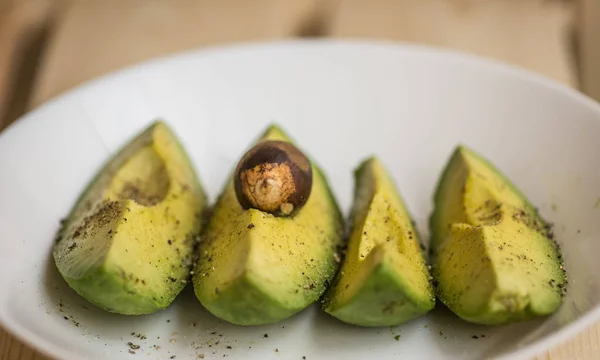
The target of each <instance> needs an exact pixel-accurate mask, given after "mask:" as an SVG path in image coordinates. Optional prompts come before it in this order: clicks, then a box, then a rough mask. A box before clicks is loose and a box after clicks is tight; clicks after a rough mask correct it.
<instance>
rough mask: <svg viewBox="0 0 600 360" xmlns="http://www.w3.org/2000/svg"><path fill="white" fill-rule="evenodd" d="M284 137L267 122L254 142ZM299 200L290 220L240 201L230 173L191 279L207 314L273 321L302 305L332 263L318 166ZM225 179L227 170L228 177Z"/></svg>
mask: <svg viewBox="0 0 600 360" xmlns="http://www.w3.org/2000/svg"><path fill="white" fill-rule="evenodd" d="M263 140H281V141H288V142H291V140H290V138H289V137H288V136H286V134H284V132H283V131H282V130H281V129H280V128H278V127H276V126H270V127H269V128H268V129H267V130H266V132H265V133H264V134H263V135H262V136H261V137H260V139H259V140H258V141H263ZM311 166H312V168H313V181H312V189H311V193H310V196H309V198H308V200H307V202H306V204H305V205H304V206H303V207H302V209H300V210H299V211H298V212H297V213H296V214H295V215H294V216H293V217H276V216H273V215H271V214H268V213H265V212H262V211H260V210H257V209H253V208H250V209H248V210H244V209H243V208H242V206H240V204H239V202H238V199H237V197H236V193H235V189H234V181H233V178H232V177H231V178H230V179H229V180H228V182H227V184H226V186H225V187H224V190H223V191H222V193H221V195H220V197H219V199H218V200H217V203H216V204H215V206H214V208H213V213H212V215H211V217H210V219H209V221H208V224H207V226H206V230H205V232H204V234H203V236H202V241H201V243H200V247H199V260H198V264H197V266H196V268H195V270H194V276H193V284H194V290H195V293H196V296H197V297H198V300H199V301H200V303H201V304H202V305H203V306H204V307H205V308H206V309H208V311H209V312H211V313H212V314H213V315H215V316H217V317H219V318H221V319H223V320H226V321H228V322H230V323H233V324H238V325H259V324H268V323H274V322H277V321H280V320H283V319H285V318H287V317H290V316H292V315H294V314H295V313H297V312H299V311H301V310H302V309H304V308H306V307H307V306H309V305H310V304H312V303H313V302H315V301H316V300H317V299H318V298H319V297H320V296H321V295H322V293H323V292H324V291H325V289H326V287H327V286H328V284H329V283H330V281H331V280H332V278H333V276H334V274H335V271H336V269H337V267H338V264H337V262H336V261H335V256H334V254H335V253H336V249H337V247H338V246H339V245H340V243H341V239H342V236H341V235H342V231H343V226H342V217H341V214H340V211H339V209H338V206H337V204H336V201H335V200H334V198H333V195H332V193H331V192H330V189H329V186H328V183H327V180H326V178H325V176H324V175H323V173H322V172H321V170H320V169H319V168H318V167H317V166H316V165H315V164H314V163H313V162H312V161H311ZM232 176H233V175H232Z"/></svg>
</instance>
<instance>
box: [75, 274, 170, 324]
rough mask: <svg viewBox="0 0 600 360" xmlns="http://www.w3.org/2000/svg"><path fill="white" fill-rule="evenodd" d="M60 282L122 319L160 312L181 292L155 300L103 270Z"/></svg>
mask: <svg viewBox="0 0 600 360" xmlns="http://www.w3.org/2000/svg"><path fill="white" fill-rule="evenodd" d="M64 279H65V281H66V282H67V284H69V286H70V287H71V288H72V289H73V290H75V292H76V293H77V294H79V295H80V296H82V297H84V298H86V299H88V301H90V302H91V303H92V304H94V305H96V306H97V307H99V308H102V309H104V310H106V311H108V312H112V313H119V314H126V315H143V314H150V313H153V312H155V311H157V310H161V309H164V308H166V307H167V306H168V305H169V304H170V303H171V302H172V301H173V300H174V299H175V297H176V296H177V294H178V293H179V291H180V290H181V289H176V290H175V291H173V292H172V293H170V294H168V293H165V294H163V296H160V297H158V298H157V297H155V296H152V295H150V294H145V293H143V292H140V291H138V289H136V288H135V287H132V286H129V282H127V281H125V280H123V278H122V277H120V276H119V274H116V273H114V272H112V271H110V270H107V269H106V268H99V269H97V270H95V271H94V272H93V273H90V274H88V275H87V276H85V277H83V278H79V279H73V278H69V277H65V278H64ZM98 289H102V291H98Z"/></svg>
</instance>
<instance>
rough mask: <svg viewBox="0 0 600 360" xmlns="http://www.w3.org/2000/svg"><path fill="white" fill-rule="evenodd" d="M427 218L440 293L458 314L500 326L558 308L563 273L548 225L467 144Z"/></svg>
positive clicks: (455, 158) (451, 162)
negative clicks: (429, 216) (430, 214)
mask: <svg viewBox="0 0 600 360" xmlns="http://www.w3.org/2000/svg"><path fill="white" fill-rule="evenodd" d="M434 201H435V209H434V212H433V214H432V216H431V218H430V228H431V233H432V238H431V251H432V259H433V265H434V266H433V276H434V278H435V280H436V282H437V295H438V298H439V299H440V300H441V301H442V302H443V303H444V304H445V305H446V306H447V307H448V308H449V309H450V310H451V311H453V312H454V313H455V314H457V315H458V316H459V317H461V318H463V319H465V320H467V321H470V322H473V323H479V324H487V325H500V324H506V323H511V322H517V321H525V320H529V319H532V318H534V317H538V316H544V315H549V314H552V313H553V312H555V311H556V310H557V309H558V308H559V307H560V305H561V303H562V295H563V292H564V290H565V286H566V275H565V272H564V269H563V266H562V261H561V256H560V251H559V249H558V247H557V246H556V244H555V242H554V241H553V240H552V239H551V237H552V235H551V233H550V228H549V226H548V225H547V224H546V223H545V222H544V220H543V219H542V218H541V217H540V216H539V214H538V213H537V210H536V209H535V208H534V207H533V206H532V205H531V204H530V203H529V201H528V200H527V199H526V198H525V196H524V195H523V194H522V193H521V192H520V191H519V190H518V189H517V188H516V187H515V185H514V184H512V183H511V182H510V181H509V180H508V179H507V178H506V177H505V176H504V175H502V174H501V173H500V172H499V171H498V169H496V168H495V167H494V166H493V165H491V164H490V163H489V162H488V161H487V160H486V159H484V158H483V157H481V156H480V155H478V154H477V153H475V152H474V151H473V150H471V149H468V148H467V147H465V146H459V147H457V148H456V150H455V151H454V153H453V154H452V156H451V158H450V160H449V162H448V164H447V165H446V168H445V170H444V172H443V175H442V177H441V178H440V181H439V184H438V188H437V190H436V194H435V199H434Z"/></svg>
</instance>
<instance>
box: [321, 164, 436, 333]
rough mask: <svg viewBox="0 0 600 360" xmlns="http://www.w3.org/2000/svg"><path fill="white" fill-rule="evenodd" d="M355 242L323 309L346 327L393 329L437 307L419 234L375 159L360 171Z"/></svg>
mask: <svg viewBox="0 0 600 360" xmlns="http://www.w3.org/2000/svg"><path fill="white" fill-rule="evenodd" d="M350 228H351V233H350V238H349V241H348V248H347V252H346V255H345V257H344V260H343V264H342V266H341V268H340V270H339V272H338V274H337V275H336V278H335V281H334V283H333V284H332V286H331V287H330V288H329V289H328V290H327V292H326V293H325V295H324V297H323V301H322V307H323V310H324V311H325V312H327V313H329V314H330V315H332V316H334V317H335V318H338V319H339V320H341V321H344V322H346V323H350V324H354V325H360V326H392V325H398V324H401V323H404V322H406V321H409V320H411V319H414V318H416V317H419V316H421V315H424V314H426V313H427V312H429V311H430V310H431V309H433V307H434V305H435V293H434V289H433V286H432V284H431V276H430V274H429V269H428V266H427V263H426V261H425V256H424V254H423V252H422V250H421V245H420V239H419V234H418V232H417V230H416V229H415V227H414V225H413V222H412V218H411V216H410V214H409V212H408V211H407V208H406V206H405V204H404V202H403V199H402V198H401V196H400V194H399V193H398V191H397V190H396V187H395V185H394V183H393V181H392V179H391V177H390V175H389V174H388V172H387V169H386V168H385V167H384V165H383V164H382V163H381V162H380V161H379V160H378V159H377V158H375V157H371V158H368V159H366V160H365V161H363V162H362V163H361V164H360V166H359V167H358V168H357V169H356V171H355V190H354V204H353V207H352V211H351V214H350Z"/></svg>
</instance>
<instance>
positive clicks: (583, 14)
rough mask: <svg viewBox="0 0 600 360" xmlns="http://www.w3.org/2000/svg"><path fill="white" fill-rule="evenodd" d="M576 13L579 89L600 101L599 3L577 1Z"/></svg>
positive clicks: (595, 0) (594, 0)
mask: <svg viewBox="0 0 600 360" xmlns="http://www.w3.org/2000/svg"><path fill="white" fill-rule="evenodd" d="M578 5H579V10H578V11H577V35H578V41H577V45H578V46H577V51H578V54H577V55H578V60H579V65H580V69H581V71H580V73H581V77H580V78H581V89H582V91H583V92H584V93H586V94H587V95H588V96H590V97H592V98H593V99H595V100H596V101H600V66H599V64H600V40H599V39H598V34H600V2H599V1H597V0H579V1H578Z"/></svg>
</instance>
